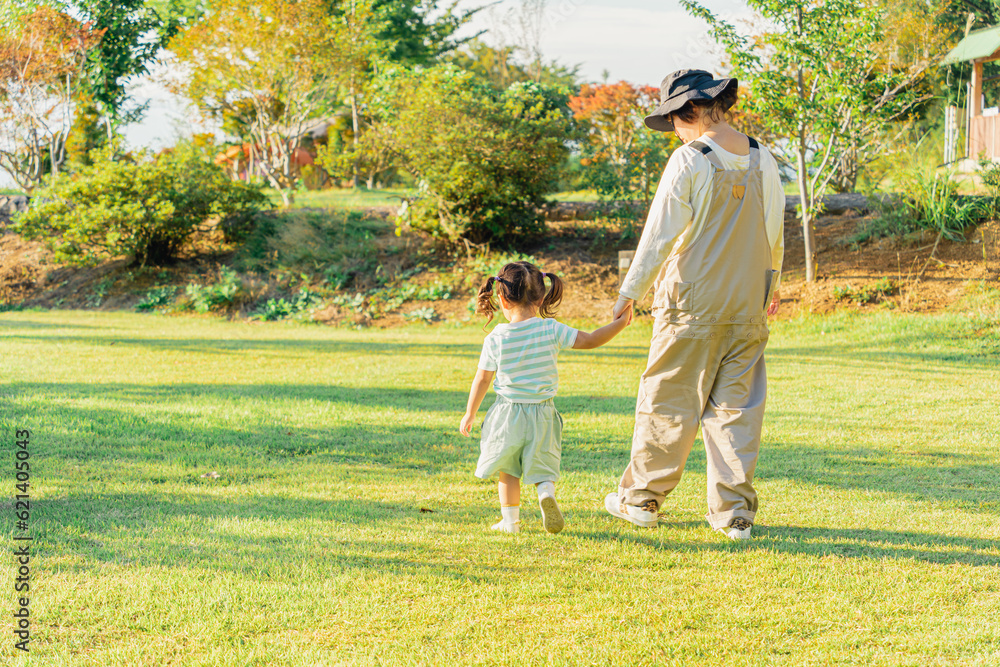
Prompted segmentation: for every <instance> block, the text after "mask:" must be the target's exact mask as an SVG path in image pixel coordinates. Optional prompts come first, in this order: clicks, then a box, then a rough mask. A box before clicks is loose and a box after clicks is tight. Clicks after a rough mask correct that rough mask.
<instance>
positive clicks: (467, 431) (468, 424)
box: [458, 412, 476, 436]
mask: <svg viewBox="0 0 1000 667" xmlns="http://www.w3.org/2000/svg"><path fill="white" fill-rule="evenodd" d="M474 421H476V415H470V414H469V413H468V412H466V413H465V416H464V417H462V423H461V424H460V425H459V427H458V431H459V433H461V434H462V435H466V436H468V435H472V423H473V422H474Z"/></svg>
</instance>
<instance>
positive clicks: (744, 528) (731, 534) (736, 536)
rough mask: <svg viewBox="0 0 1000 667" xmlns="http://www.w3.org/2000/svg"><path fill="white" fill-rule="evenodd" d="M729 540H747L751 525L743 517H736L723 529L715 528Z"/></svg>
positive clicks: (751, 528)
mask: <svg viewBox="0 0 1000 667" xmlns="http://www.w3.org/2000/svg"><path fill="white" fill-rule="evenodd" d="M716 530H718V531H719V532H720V533H722V534H723V535H725V536H726V537H728V538H729V539H731V540H749V539H750V532H751V531H752V530H753V524H752V523H750V522H749V521H748V520H747V519H744V518H743V517H736V518H735V519H733V520H732V521H731V522H730V523H729V525H728V526H726V527H725V528H716Z"/></svg>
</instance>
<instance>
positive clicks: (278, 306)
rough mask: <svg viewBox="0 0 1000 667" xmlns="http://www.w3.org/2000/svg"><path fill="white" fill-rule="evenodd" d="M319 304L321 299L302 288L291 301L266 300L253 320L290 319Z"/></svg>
mask: <svg viewBox="0 0 1000 667" xmlns="http://www.w3.org/2000/svg"><path fill="white" fill-rule="evenodd" d="M321 302H322V298H321V297H320V295H319V294H317V293H315V292H310V291H309V290H308V289H306V288H304V287H303V288H302V289H300V290H299V292H298V294H296V295H295V296H294V297H293V298H292V300H291V301H288V300H287V299H268V300H267V303H265V304H264V305H263V306H261V307H260V308H258V309H257V312H256V313H254V315H253V318H254V319H257V320H264V321H265V322H273V321H275V320H283V319H285V318H286V317H291V316H292V315H296V314H298V313H301V312H303V311H305V310H308V309H309V308H312V307H314V306H317V305H319V304H320V303H321Z"/></svg>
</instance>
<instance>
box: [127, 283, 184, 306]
mask: <svg viewBox="0 0 1000 667" xmlns="http://www.w3.org/2000/svg"><path fill="white" fill-rule="evenodd" d="M176 292H177V287H176V286H174V285H164V286H161V287H154V288H153V289H151V290H149V291H148V292H146V295H145V296H144V297H142V300H140V301H139V303H137V304H136V305H135V309H136V310H138V311H139V312H149V311H151V310H156V309H157V308H159V307H161V306H166V305H167V304H169V303H170V300H171V299H173V298H174V294H175V293H176Z"/></svg>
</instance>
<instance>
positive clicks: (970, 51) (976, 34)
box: [941, 25, 1000, 65]
mask: <svg viewBox="0 0 1000 667" xmlns="http://www.w3.org/2000/svg"><path fill="white" fill-rule="evenodd" d="M997 49H1000V25H995V26H992V27H990V28H982V29H981V30H974V31H972V32H970V33H969V36H968V37H966V38H965V39H963V40H962V41H961V42H959V43H958V46H956V47H955V48H953V49H952V50H951V51H950V52H949V53H948V55H946V56H945V57H944V60H942V61H941V64H942V65H951V64H952V63H964V62H969V61H970V60H977V59H979V58H987V57H989V56H992V55H993V54H994V53H996V52H997Z"/></svg>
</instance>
